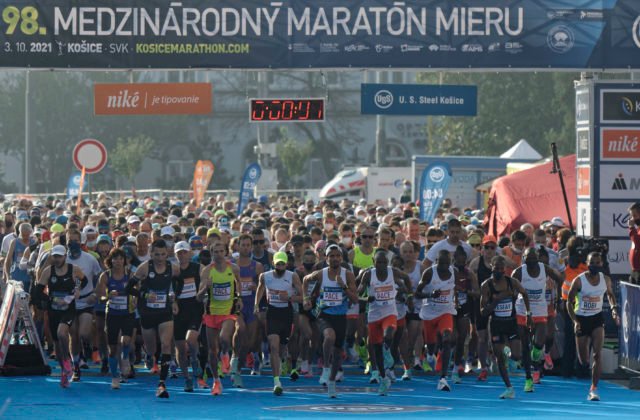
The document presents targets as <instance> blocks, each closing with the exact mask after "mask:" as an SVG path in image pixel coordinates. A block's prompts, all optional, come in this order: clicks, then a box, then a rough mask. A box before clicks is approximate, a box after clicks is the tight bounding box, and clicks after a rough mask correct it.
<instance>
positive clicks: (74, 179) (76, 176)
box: [67, 171, 81, 200]
mask: <svg viewBox="0 0 640 420" xmlns="http://www.w3.org/2000/svg"><path fill="white" fill-rule="evenodd" d="M80 176H81V173H80V172H78V171H73V172H72V173H71V176H70V177H69V181H68V182H67V200H70V199H71V198H73V197H77V196H78V191H79V188H80Z"/></svg>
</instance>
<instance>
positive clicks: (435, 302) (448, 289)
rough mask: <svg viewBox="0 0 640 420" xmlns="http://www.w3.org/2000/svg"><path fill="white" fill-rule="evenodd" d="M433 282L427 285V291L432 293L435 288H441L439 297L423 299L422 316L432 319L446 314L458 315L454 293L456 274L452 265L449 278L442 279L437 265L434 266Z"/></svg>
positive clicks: (424, 318) (425, 318) (422, 317)
mask: <svg viewBox="0 0 640 420" xmlns="http://www.w3.org/2000/svg"><path fill="white" fill-rule="evenodd" d="M432 273H433V274H432V276H431V282H429V284H428V285H427V287H426V289H427V290H426V293H427V294H430V293H431V292H433V291H434V290H440V296H438V297H437V298H431V297H430V298H427V299H424V300H423V301H422V308H421V309H420V318H421V319H423V320H431V319H435V318H437V317H439V316H440V315H444V314H451V315H456V313H457V311H456V306H455V300H454V297H453V293H454V291H455V287H456V275H455V272H454V270H453V267H452V266H449V273H450V276H449V279H447V280H442V279H441V278H440V276H439V275H438V270H437V269H436V266H435V265H434V266H432Z"/></svg>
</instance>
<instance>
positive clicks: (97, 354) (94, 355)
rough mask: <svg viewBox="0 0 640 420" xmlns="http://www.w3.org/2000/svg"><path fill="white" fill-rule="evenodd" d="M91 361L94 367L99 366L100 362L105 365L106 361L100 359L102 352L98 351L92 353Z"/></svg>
mask: <svg viewBox="0 0 640 420" xmlns="http://www.w3.org/2000/svg"><path fill="white" fill-rule="evenodd" d="M91 361H92V362H93V364H94V365H97V364H99V363H100V362H103V363H104V361H103V360H102V358H101V357H100V352H99V351H98V350H94V351H93V352H92V353H91Z"/></svg>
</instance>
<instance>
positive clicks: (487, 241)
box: [482, 235, 498, 245]
mask: <svg viewBox="0 0 640 420" xmlns="http://www.w3.org/2000/svg"><path fill="white" fill-rule="evenodd" d="M491 243H492V244H496V245H497V244H498V240H497V239H496V237H495V236H493V235H485V236H484V238H482V245H486V244H491Z"/></svg>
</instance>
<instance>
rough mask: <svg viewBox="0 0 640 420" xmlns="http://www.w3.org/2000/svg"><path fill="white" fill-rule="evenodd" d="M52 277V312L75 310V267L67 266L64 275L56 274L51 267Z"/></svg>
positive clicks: (50, 289)
mask: <svg viewBox="0 0 640 420" xmlns="http://www.w3.org/2000/svg"><path fill="white" fill-rule="evenodd" d="M51 269H52V271H51V277H50V278H49V286H48V287H49V298H50V306H49V308H50V309H51V310H52V311H61V312H62V311H66V310H75V307H76V306H75V302H74V300H73V293H74V289H75V287H76V282H75V280H74V279H73V265H71V264H67V271H66V272H65V273H64V274H63V275H59V274H56V271H55V268H54V267H53V266H51Z"/></svg>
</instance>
